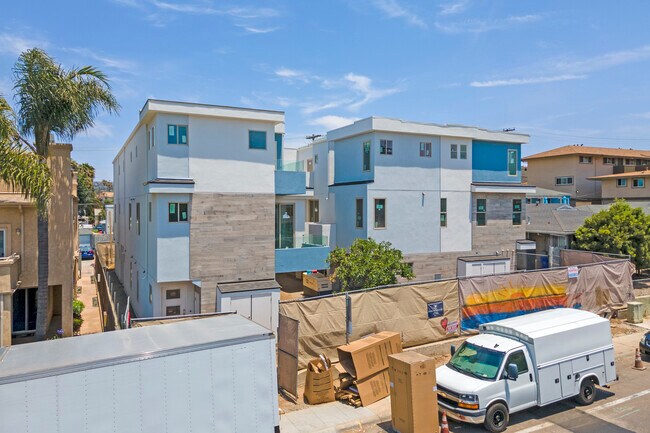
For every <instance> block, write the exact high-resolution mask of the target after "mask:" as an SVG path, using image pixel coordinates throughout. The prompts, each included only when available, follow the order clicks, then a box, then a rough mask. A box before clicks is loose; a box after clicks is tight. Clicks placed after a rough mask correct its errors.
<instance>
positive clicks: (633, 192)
mask: <svg viewBox="0 0 650 433" xmlns="http://www.w3.org/2000/svg"><path fill="white" fill-rule="evenodd" d="M625 179H627V186H624V187H619V186H616V179H605V180H602V181H601V183H602V198H603V199H604V200H606V201H613V200H615V199H617V198H626V199H636V200H638V199H648V198H650V185H648V182H649V181H650V178H648V177H643V179H644V187H643V188H634V187H632V185H633V180H634V179H638V178H632V177H628V178H625Z"/></svg>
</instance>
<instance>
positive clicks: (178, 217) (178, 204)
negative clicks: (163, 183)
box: [167, 201, 190, 223]
mask: <svg viewBox="0 0 650 433" xmlns="http://www.w3.org/2000/svg"><path fill="white" fill-rule="evenodd" d="M172 205H175V206H176V208H175V209H176V210H175V212H174V213H172V212H171V210H170V208H171V206H172ZM181 205H184V206H185V214H186V216H185V219H181V215H182V213H181ZM172 215H176V221H172V219H171V216H172ZM189 220H190V206H189V203H188V202H178V201H170V202H168V203H167V222H169V223H186V222H189Z"/></svg>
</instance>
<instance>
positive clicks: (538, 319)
mask: <svg viewBox="0 0 650 433" xmlns="http://www.w3.org/2000/svg"><path fill="white" fill-rule="evenodd" d="M479 331H480V334H479V335H476V336H473V337H470V338H468V339H467V340H466V341H465V342H464V343H463V344H462V345H461V346H460V347H459V348H458V350H454V349H453V347H452V355H453V356H452V358H451V360H450V361H449V363H447V364H446V365H443V366H441V367H438V369H437V370H436V377H437V382H438V405H439V408H440V410H443V409H445V410H446V411H447V415H448V416H449V417H451V418H453V419H455V420H458V421H464V422H469V423H473V424H480V423H483V425H484V426H485V428H486V429H487V430H489V431H491V432H502V431H504V430H505V429H506V427H507V425H508V421H509V418H510V414H512V413H514V412H518V411H520V410H524V409H527V408H529V407H533V406H545V405H547V404H550V403H554V402H556V401H559V400H562V399H565V398H569V397H575V398H576V400H577V401H578V403H580V404H583V405H588V404H591V403H592V402H593V401H594V399H595V398H596V387H595V385H600V386H605V385H607V384H608V383H610V382H612V381H614V380H616V379H617V376H616V368H615V365H614V346H613V345H612V333H611V329H610V324H609V320H607V319H604V318H602V317H600V316H598V315H596V314H593V313H589V312H587V311H582V310H575V309H569V308H558V309H552V310H546V311H541V312H538V313H532V314H527V315H524V316H519V317H514V318H511V319H505V320H499V321H496V322H492V323H486V324H482V325H480V326H479Z"/></svg>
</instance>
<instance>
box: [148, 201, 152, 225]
mask: <svg viewBox="0 0 650 433" xmlns="http://www.w3.org/2000/svg"><path fill="white" fill-rule="evenodd" d="M147 211H148V212H147V213H148V215H147V217H148V219H149V222H151V214H152V213H153V212H151V201H150V202H149V208H148V209H147Z"/></svg>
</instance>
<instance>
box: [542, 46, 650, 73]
mask: <svg viewBox="0 0 650 433" xmlns="http://www.w3.org/2000/svg"><path fill="white" fill-rule="evenodd" d="M649 58H650V45H644V46H642V47H638V48H634V49H631V50H622V51H615V52H611V53H606V54H602V55H600V56H595V57H591V58H587V59H583V60H569V61H557V62H555V64H554V65H553V67H554V69H556V70H561V71H571V72H572V73H589V72H593V71H597V70H601V69H607V68H611V67H614V66H619V65H623V64H626V63H632V62H637V61H640V60H646V59H649Z"/></svg>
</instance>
